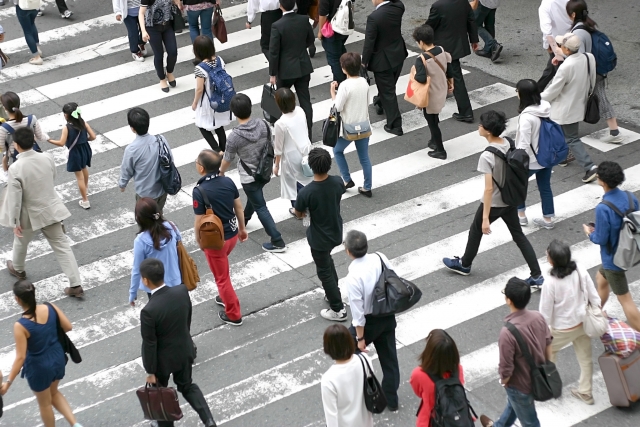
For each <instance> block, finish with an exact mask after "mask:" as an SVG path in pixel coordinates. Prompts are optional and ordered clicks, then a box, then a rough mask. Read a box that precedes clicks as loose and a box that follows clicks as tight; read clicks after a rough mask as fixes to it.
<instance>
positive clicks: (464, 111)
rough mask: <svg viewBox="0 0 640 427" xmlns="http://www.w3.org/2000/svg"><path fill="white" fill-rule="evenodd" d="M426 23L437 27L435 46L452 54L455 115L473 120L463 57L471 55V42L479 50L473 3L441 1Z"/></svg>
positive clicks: (461, 119) (458, 118) (469, 120)
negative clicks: (461, 62)
mask: <svg viewBox="0 0 640 427" xmlns="http://www.w3.org/2000/svg"><path fill="white" fill-rule="evenodd" d="M425 25H429V26H431V28H433V31H434V33H435V45H436V46H441V47H443V48H444V50H445V51H447V52H449V53H450V54H451V59H452V61H451V72H452V74H453V95H454V96H455V98H456V103H457V104H458V112H457V113H453V118H454V119H456V120H458V121H461V122H467V123H472V122H473V110H472V109H471V101H470V100H469V94H468V93H467V87H466V86H465V84H464V78H463V77H462V66H461V65H460V58H464V57H465V56H467V55H470V54H471V49H469V42H471V46H472V47H473V50H477V49H478V41H479V40H478V27H477V26H476V20H475V14H474V13H473V9H472V8H471V4H469V2H468V1H467V0H438V1H436V2H435V3H434V4H433V5H431V11H430V12H429V19H427V22H426V23H425Z"/></svg>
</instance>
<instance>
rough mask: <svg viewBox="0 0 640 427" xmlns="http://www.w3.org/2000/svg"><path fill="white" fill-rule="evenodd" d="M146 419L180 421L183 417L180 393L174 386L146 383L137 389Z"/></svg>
mask: <svg viewBox="0 0 640 427" xmlns="http://www.w3.org/2000/svg"><path fill="white" fill-rule="evenodd" d="M136 395H137V396H138V400H140V406H141V407H142V412H143V413H144V419H145V420H155V421H178V420H179V419H181V418H182V409H180V400H178V393H177V392H176V389H175V388H173V387H159V386H158V385H157V384H149V383H147V384H145V386H144V387H140V388H139V389H137V390H136Z"/></svg>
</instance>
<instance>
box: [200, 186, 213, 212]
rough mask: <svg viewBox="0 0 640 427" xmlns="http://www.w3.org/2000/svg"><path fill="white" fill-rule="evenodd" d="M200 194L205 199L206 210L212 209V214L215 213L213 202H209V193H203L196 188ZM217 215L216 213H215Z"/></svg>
mask: <svg viewBox="0 0 640 427" xmlns="http://www.w3.org/2000/svg"><path fill="white" fill-rule="evenodd" d="M195 188H196V189H197V190H198V192H199V193H200V195H201V196H202V198H203V199H204V208H205V210H206V209H211V212H213V205H212V204H211V202H210V201H209V198H208V197H207V192H206V191H202V190H201V189H200V187H195ZM214 215H215V212H214Z"/></svg>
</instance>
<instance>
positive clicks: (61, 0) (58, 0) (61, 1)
mask: <svg viewBox="0 0 640 427" xmlns="http://www.w3.org/2000/svg"><path fill="white" fill-rule="evenodd" d="M56 6H58V10H59V11H60V13H64V12H65V11H66V10H69V8H68V7H67V3H66V2H65V1H64V0H56Z"/></svg>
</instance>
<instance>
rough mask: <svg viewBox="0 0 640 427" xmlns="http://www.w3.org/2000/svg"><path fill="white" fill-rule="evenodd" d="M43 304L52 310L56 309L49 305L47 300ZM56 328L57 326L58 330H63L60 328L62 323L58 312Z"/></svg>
mask: <svg viewBox="0 0 640 427" xmlns="http://www.w3.org/2000/svg"><path fill="white" fill-rule="evenodd" d="M44 305H46V306H48V307H51V309H52V310H53V311H56V309H55V308H53V306H52V305H51V303H49V302H45V303H44ZM56 328H58V330H60V331H62V332H64V330H63V329H62V325H60V316H58V312H56Z"/></svg>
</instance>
